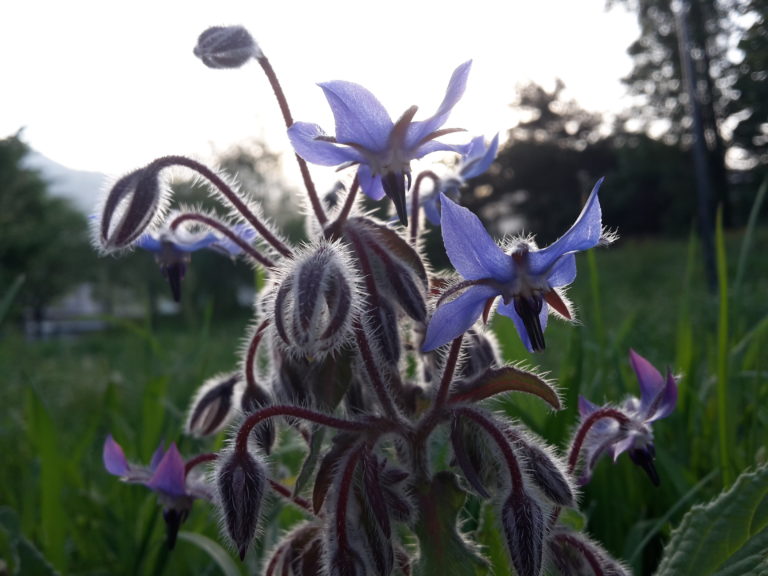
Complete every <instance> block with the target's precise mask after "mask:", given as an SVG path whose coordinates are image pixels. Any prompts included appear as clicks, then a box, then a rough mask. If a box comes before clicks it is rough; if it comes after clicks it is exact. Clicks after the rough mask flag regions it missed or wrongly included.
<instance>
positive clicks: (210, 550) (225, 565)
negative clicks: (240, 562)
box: [179, 531, 243, 576]
mask: <svg viewBox="0 0 768 576" xmlns="http://www.w3.org/2000/svg"><path fill="white" fill-rule="evenodd" d="M179 540H180V541H183V542H189V543H190V544H193V545H194V546H197V547H198V548H200V550H202V551H203V552H205V553H206V554H208V556H210V558H211V560H213V561H214V562H216V565H217V566H218V567H219V568H221V572H222V573H223V574H224V576H242V574H243V573H242V572H241V571H240V568H238V566H237V564H236V563H235V561H234V560H233V559H232V556H230V555H229V554H228V553H227V551H226V550H224V548H222V547H221V546H220V545H219V544H218V543H217V542H214V541H213V540H211V539H210V538H208V537H207V536H203V535H202V534H196V533H194V532H186V531H181V532H179Z"/></svg>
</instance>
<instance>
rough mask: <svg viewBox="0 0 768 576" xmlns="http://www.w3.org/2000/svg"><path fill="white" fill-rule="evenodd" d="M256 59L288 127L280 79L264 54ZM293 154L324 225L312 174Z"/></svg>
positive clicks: (290, 118)
mask: <svg viewBox="0 0 768 576" xmlns="http://www.w3.org/2000/svg"><path fill="white" fill-rule="evenodd" d="M257 60H258V61H259V64H260V65H261V69H262V70H264V74H266V75H267V79H268V80H269V84H270V86H272V91H273V92H274V93H275V97H276V98H277V103H278V105H279V106H280V112H281V113H282V115H283V120H284V121H285V127H286V128H290V127H291V126H292V125H293V116H292V115H291V109H290V108H289V107H288V99H287V98H286V97H285V92H284V91H283V87H282V86H281V85H280V81H279V80H278V79H277V74H275V70H274V68H272V64H270V62H269V60H268V59H267V57H266V56H263V55H262V56H261V57H260V58H257ZM295 156H296V161H297V162H298V164H299V171H300V172H301V178H302V180H303V181H304V188H305V189H306V190H307V195H308V196H309V202H310V204H311V205H312V211H313V212H314V213H315V218H317V221H318V222H319V223H320V226H325V223H326V222H327V221H328V217H327V216H326V215H325V210H323V205H322V203H321V202H320V197H319V196H318V195H317V188H315V183H314V182H313V181H312V176H311V175H310V173H309V168H308V167H307V163H306V161H305V160H304V158H302V157H301V156H299V155H298V154H295Z"/></svg>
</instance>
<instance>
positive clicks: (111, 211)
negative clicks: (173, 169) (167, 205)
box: [98, 164, 163, 252]
mask: <svg viewBox="0 0 768 576" xmlns="http://www.w3.org/2000/svg"><path fill="white" fill-rule="evenodd" d="M159 174H160V171H159V170H158V169H157V168H156V167H154V166H153V164H149V165H148V166H146V167H144V168H141V169H139V170H135V171H133V172H131V173H130V174H126V175H125V176H123V177H122V178H120V179H119V180H118V181H117V182H115V185H114V186H112V189H111V190H110V191H109V193H108V195H107V199H106V202H105V203H104V209H103V211H102V215H101V222H100V225H99V239H98V240H99V245H100V247H101V248H102V249H103V250H105V251H107V252H110V251H114V250H119V249H121V248H127V247H128V246H130V245H131V244H132V243H133V242H134V241H135V240H136V239H138V238H139V236H141V234H142V233H143V232H144V230H146V228H147V227H148V226H149V224H150V223H151V222H152V219H153V218H154V217H155V215H156V214H157V213H158V211H159V208H160V205H161V201H162V196H163V194H162V189H161V188H162V187H161V185H160V177H159Z"/></svg>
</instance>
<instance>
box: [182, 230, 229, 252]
mask: <svg viewBox="0 0 768 576" xmlns="http://www.w3.org/2000/svg"><path fill="white" fill-rule="evenodd" d="M219 240H220V239H219V237H218V236H216V235H215V234H213V233H208V234H206V235H205V236H203V237H202V238H198V239H197V240H192V239H189V240H178V241H176V242H173V247H174V248H175V249H176V250H178V251H179V252H196V251H197V250H201V249H203V248H208V247H211V246H212V245H213V244H215V243H216V242H219Z"/></svg>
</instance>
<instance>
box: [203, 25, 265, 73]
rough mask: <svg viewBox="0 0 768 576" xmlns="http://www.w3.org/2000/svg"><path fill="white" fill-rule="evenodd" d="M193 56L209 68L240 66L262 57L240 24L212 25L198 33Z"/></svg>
mask: <svg viewBox="0 0 768 576" xmlns="http://www.w3.org/2000/svg"><path fill="white" fill-rule="evenodd" d="M194 52H195V56H197V57H198V58H200V60H202V61H203V64H205V65H206V66H208V67H209V68H240V66H242V65H243V64H245V63H246V62H248V60H250V59H251V58H260V57H262V53H261V50H260V49H259V46H258V45H257V44H256V42H255V41H254V39H253V37H252V36H251V35H250V33H249V32H248V30H246V29H245V28H244V27H242V26H213V27H212V28H208V29H207V30H206V31H205V32H203V33H202V34H200V36H199V37H198V39H197V45H196V46H195V50H194Z"/></svg>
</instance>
